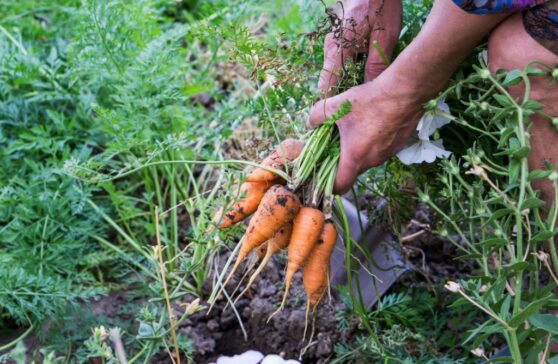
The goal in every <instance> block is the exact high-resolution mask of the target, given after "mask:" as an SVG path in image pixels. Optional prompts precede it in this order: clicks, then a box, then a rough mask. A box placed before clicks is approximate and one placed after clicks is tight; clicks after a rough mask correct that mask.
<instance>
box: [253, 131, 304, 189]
mask: <svg viewBox="0 0 558 364" xmlns="http://www.w3.org/2000/svg"><path fill="white" fill-rule="evenodd" d="M303 148H304V143H302V142H301V141H300V140H297V139H285V140H284V141H283V142H281V144H279V145H278V146H277V147H275V149H274V150H273V152H271V154H270V155H269V156H267V157H266V158H265V159H264V160H263V161H262V163H261V164H262V165H263V166H265V167H270V168H273V169H277V170H283V169H284V168H285V165H286V164H287V163H289V162H292V161H294V160H295V159H296V158H297V157H298V156H299V155H300V153H301V152H302V149H303ZM279 179H280V177H278V176H277V175H276V174H275V173H273V172H271V171H268V170H266V169H263V168H256V169H254V170H253V171H252V172H251V173H250V174H248V177H247V178H246V181H248V182H270V181H277V180H279Z"/></svg>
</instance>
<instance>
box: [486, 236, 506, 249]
mask: <svg viewBox="0 0 558 364" xmlns="http://www.w3.org/2000/svg"><path fill="white" fill-rule="evenodd" d="M507 243H508V241H507V240H506V239H503V238H492V239H486V240H483V241H481V242H480V243H479V245H480V246H482V247H483V248H485V249H490V248H494V247H501V246H504V245H506V244H507Z"/></svg>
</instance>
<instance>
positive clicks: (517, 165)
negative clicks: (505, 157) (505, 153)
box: [508, 159, 521, 183]
mask: <svg viewBox="0 0 558 364" xmlns="http://www.w3.org/2000/svg"><path fill="white" fill-rule="evenodd" d="M520 170H521V162H520V161H518V160H517V159H512V160H511V161H510V164H509V166H508V174H509V178H510V183H514V182H516V181H517V180H518V179H519V171H520Z"/></svg>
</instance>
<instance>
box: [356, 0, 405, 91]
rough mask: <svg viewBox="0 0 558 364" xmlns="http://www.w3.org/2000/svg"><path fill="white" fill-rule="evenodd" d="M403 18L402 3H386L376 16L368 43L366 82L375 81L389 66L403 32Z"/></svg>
mask: <svg viewBox="0 0 558 364" xmlns="http://www.w3.org/2000/svg"><path fill="white" fill-rule="evenodd" d="M401 16H402V5H401V1H389V2H388V1H386V2H385V3H384V5H383V6H382V7H381V9H380V12H379V13H378V14H376V17H375V19H374V20H375V21H374V24H373V26H372V27H373V28H372V29H371V32H370V41H369V42H368V58H367V60H366V67H365V73H364V80H365V82H369V81H372V80H374V79H375V78H376V77H378V76H379V75H380V73H382V72H383V71H384V70H385V69H386V68H387V66H388V65H389V60H390V59H391V56H392V54H393V51H394V50H395V46H396V45H397V41H398V40H399V33H400V32H401V21H402V18H401ZM378 49H380V51H378Z"/></svg>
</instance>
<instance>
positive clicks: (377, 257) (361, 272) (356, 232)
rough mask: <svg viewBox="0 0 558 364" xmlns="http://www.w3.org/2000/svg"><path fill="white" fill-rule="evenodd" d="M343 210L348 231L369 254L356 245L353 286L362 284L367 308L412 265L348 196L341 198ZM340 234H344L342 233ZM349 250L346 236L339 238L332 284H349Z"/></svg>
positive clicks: (385, 233)
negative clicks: (347, 249)
mask: <svg viewBox="0 0 558 364" xmlns="http://www.w3.org/2000/svg"><path fill="white" fill-rule="evenodd" d="M342 203H343V209H344V210H345V213H346V215H347V219H348V223H349V224H348V225H349V232H350V235H351V238H352V240H353V241H354V242H356V243H358V244H359V245H360V246H361V247H362V249H363V250H365V251H366V252H367V254H366V255H367V256H368V257H367V256H366V255H365V254H364V253H363V252H362V251H360V250H359V249H357V248H353V249H352V251H351V256H352V259H353V267H354V268H353V272H354V273H353V277H352V281H353V289H354V292H355V294H359V293H358V292H359V290H358V289H357V287H358V286H357V282H356V280H357V279H358V281H359V285H360V299H361V302H363V303H364V304H365V305H366V306H367V307H372V306H373V305H374V304H375V303H376V302H377V301H378V299H379V298H380V297H382V295H383V294H384V293H385V292H386V291H387V290H388V289H389V288H390V287H391V286H392V285H393V284H394V283H395V282H396V281H397V279H398V278H399V277H400V276H401V275H402V274H403V273H404V272H405V271H407V270H409V269H410V268H409V267H408V266H407V265H406V264H405V262H404V260H403V259H402V257H401V253H400V250H399V245H398V244H397V242H396V241H395V239H394V238H393V236H392V235H391V234H390V233H389V232H387V231H385V230H383V229H381V228H379V227H377V226H375V225H374V223H373V222H370V221H368V218H367V217H366V216H365V215H364V214H363V213H361V212H360V211H358V210H357V208H356V207H355V205H353V203H351V202H350V201H349V200H348V199H346V198H342ZM340 235H341V234H340ZM345 253H346V250H345V242H344V239H343V237H341V236H340V237H338V238H337V245H336V248H335V250H334V252H333V255H332V257H331V277H330V283H331V286H332V287H334V288H335V287H336V286H338V285H342V286H346V285H347V284H348V277H347V268H346V265H345V262H346V254H345Z"/></svg>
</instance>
